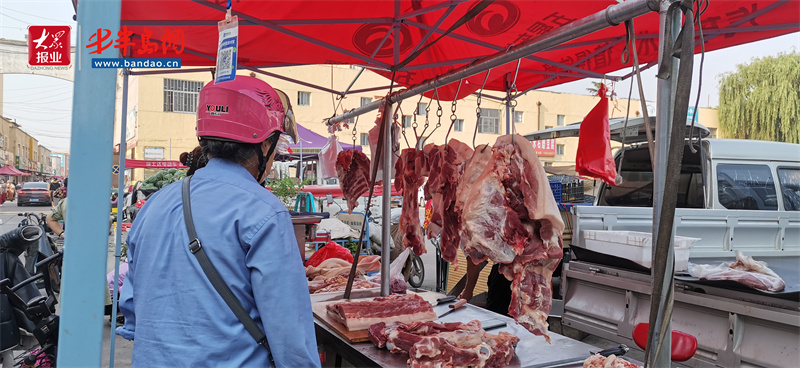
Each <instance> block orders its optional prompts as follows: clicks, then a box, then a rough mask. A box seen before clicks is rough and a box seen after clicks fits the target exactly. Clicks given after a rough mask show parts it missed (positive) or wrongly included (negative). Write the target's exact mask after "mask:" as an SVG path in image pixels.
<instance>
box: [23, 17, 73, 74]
mask: <svg viewBox="0 0 800 368" xmlns="http://www.w3.org/2000/svg"><path fill="white" fill-rule="evenodd" d="M69 33H70V26H29V27H28V65H29V67H30V68H31V69H38V70H41V69H69V66H70V64H71V60H70V45H69V40H70V37H69V36H70V34H69Z"/></svg>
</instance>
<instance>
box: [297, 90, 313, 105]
mask: <svg viewBox="0 0 800 368" xmlns="http://www.w3.org/2000/svg"><path fill="white" fill-rule="evenodd" d="M297 106H311V92H297Z"/></svg>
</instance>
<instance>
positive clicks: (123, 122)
mask: <svg viewBox="0 0 800 368" xmlns="http://www.w3.org/2000/svg"><path fill="white" fill-rule="evenodd" d="M120 115H121V116H120V123H119V175H117V176H118V178H119V181H118V182H119V184H118V188H117V192H118V195H117V226H116V231H115V232H114V233H115V234H114V237H115V242H114V290H111V305H112V307H111V311H112V312H111V331H114V330H116V329H117V302H118V300H117V295H119V281H118V280H119V261H120V257H121V256H122V255H121V253H120V248H121V245H122V220H123V217H124V216H123V209H124V208H125V153H126V151H127V150H128V142H127V134H126V132H127V128H128V69H122V113H121V114H120ZM171 142H172V139H170V144H171ZM170 154H171V152H170ZM114 337H115V336H114V334H112V335H111V345H110V347H109V349H108V350H109V353H108V368H114V349H115V347H116V340H117V339H115V338H114Z"/></svg>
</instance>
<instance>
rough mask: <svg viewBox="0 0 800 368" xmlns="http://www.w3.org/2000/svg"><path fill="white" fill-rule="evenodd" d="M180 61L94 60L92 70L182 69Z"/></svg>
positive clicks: (153, 59) (156, 59)
mask: <svg viewBox="0 0 800 368" xmlns="http://www.w3.org/2000/svg"><path fill="white" fill-rule="evenodd" d="M180 67H181V61H180V59H177V58H176V59H159V58H152V59H125V58H119V59H106V58H103V59H99V58H98V59H92V68H101V69H104V68H165V69H174V68H180Z"/></svg>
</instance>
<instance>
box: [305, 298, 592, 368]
mask: <svg viewBox="0 0 800 368" xmlns="http://www.w3.org/2000/svg"><path fill="white" fill-rule="evenodd" d="M419 294H420V295H421V296H423V297H424V298H425V299H426V300H434V299H436V298H438V297H442V296H444V295H442V294H438V293H434V292H425V293H419ZM426 294H427V295H426ZM447 308H448V307H447V305H440V306H436V307H434V308H433V309H434V311H435V312H436V314H437V315H438V314H442V313H444V312H445V311H446V310H447ZM472 320H479V321H481V324H482V325H486V324H487V322H495V321H494V320H499V321H503V322H506V324H507V325H506V327H503V328H497V329H493V330H491V331H489V333H493V334H497V333H498V332H500V331H505V332H508V333H512V334H514V335H516V336H517V337H519V338H520V341H519V344H517V349H516V356H515V357H514V359H513V360H512V361H511V364H510V365H509V367H526V368H534V367H537V368H538V367H564V368H566V367H582V362H583V360H584V359H586V358H588V357H589V355H590V353H589V351H593V350H596V349H595V347H594V346H592V345H589V344H585V343H582V342H580V341H577V340H573V339H570V338H568V337H565V336H562V335H558V334H555V333H553V332H550V339H551V340H552V345H551V344H548V343H547V342H546V341H545V339H544V337H541V336H536V335H534V334H532V333H530V332H528V330H526V329H525V328H523V327H522V326H519V325H517V324H516V322H514V319H512V318H509V317H506V316H503V315H499V314H497V313H494V312H492V311H488V310H485V309H482V308H479V307H476V306H474V305H471V304H467V306H466V308H464V309H460V310H458V311H456V312H454V313H450V314H449V315H447V316H445V317H444V318H442V319H441V321H442V322H469V321H472ZM315 324H316V330H317V342H318V343H320V344H322V345H325V346H326V348H328V349H330V350H332V351H334V352H336V354H337V355H339V356H340V357H341V358H343V359H345V360H347V361H348V362H349V363H350V364H352V365H354V366H356V367H406V366H407V363H406V361H407V360H408V355H405V354H392V353H390V352H389V351H388V350H386V349H385V348H384V349H378V348H377V347H375V345H373V344H372V343H371V342H364V343H356V344H350V343H348V342H347V341H346V340H344V339H343V338H341V337H340V336H339V335H338V334H337V333H336V332H335V331H333V330H332V329H330V328H328V327H327V326H325V324H323V323H322V322H320V321H317V320H315ZM337 360H338V358H337Z"/></svg>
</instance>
